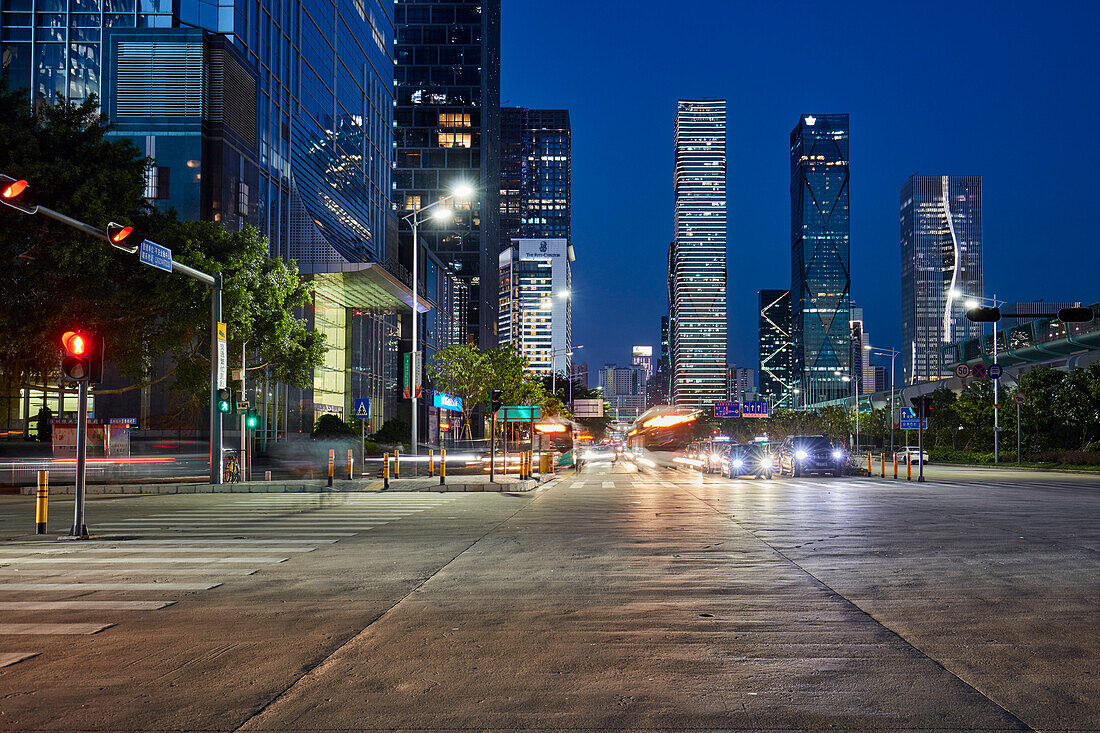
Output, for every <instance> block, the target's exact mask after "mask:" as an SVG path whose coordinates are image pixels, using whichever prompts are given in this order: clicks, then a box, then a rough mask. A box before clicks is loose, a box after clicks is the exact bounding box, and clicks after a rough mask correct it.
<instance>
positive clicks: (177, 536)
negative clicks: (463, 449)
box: [0, 493, 465, 667]
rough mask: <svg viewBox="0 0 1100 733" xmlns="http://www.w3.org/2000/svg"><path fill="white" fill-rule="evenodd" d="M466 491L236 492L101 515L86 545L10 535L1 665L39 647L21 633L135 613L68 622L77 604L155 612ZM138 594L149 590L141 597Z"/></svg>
mask: <svg viewBox="0 0 1100 733" xmlns="http://www.w3.org/2000/svg"><path fill="white" fill-rule="evenodd" d="M463 498H465V495H464V494H459V493H455V494H439V495H434V494H433V495H423V494H417V495H414V494H405V495H402V494H384V495H380V494H325V495H319V494H306V493H302V494H278V495H270V494H269V495H262V494H247V495H244V494H242V495H240V496H233V497H232V498H229V497H226V498H225V500H224V504H223V505H222V508H220V509H219V510H214V509H207V508H188V507H181V508H180V509H179V510H177V511H171V510H164V509H163V508H162V509H161V510H160V511H158V512H157V513H156V514H154V515H151V516H146V517H130V518H124V519H117V520H111V521H102V522H99V521H93V522H90V524H92V528H93V531H94V532H95V533H96V534H97V537H96V539H93V540H90V541H88V542H82V543H79V544H65V545H59V544H54V543H49V544H47V543H45V542H41V541H23V542H10V543H4V545H3V547H0V597H2V598H3V600H2V601H0V611H4V612H6V614H5V619H4V621H3V623H0V667H6V666H9V665H12V664H16V663H18V662H21V661H23V660H27V659H31V658H34V657H36V656H39V654H40V652H38V651H36V650H34V649H33V648H31V649H27V647H28V646H31V645H30V644H26V643H19V644H15V643H14V640H16V639H20V638H34V637H36V636H41V635H54V634H57V635H62V634H63V635H73V634H94V633H97V632H100V631H103V630H104V629H109V628H110V627H112V626H114V625H116V624H117V623H118V622H119V621H120V620H125V619H126V618H132V616H129V615H123V616H119V617H118V618H113V617H109V618H106V619H103V620H98V621H88V622H80V623H74V622H67V621H66V620H65V619H66V614H71V613H72V612H74V611H84V612H88V613H95V612H102V613H106V614H125V613H129V614H133V613H143V612H145V613H148V612H155V611H157V610H159V609H162V608H165V607H166V606H170V605H172V604H174V603H177V602H178V601H179V600H180V594H184V593H194V592H201V591H209V590H212V589H214V588H217V587H219V586H221V585H222V581H223V579H225V578H228V577H235V578H241V579H244V578H247V576H250V575H253V574H255V573H258V572H261V571H262V570H263V569H264V568H271V567H274V566H275V565H277V564H279V563H284V562H287V561H288V560H291V559H294V558H298V557H304V556H305V555H306V554H307V553H311V552H314V551H316V550H317V549H318V548H323V547H324V546H327V545H333V544H335V543H337V542H339V541H340V540H343V539H347V538H349V537H354V536H356V535H358V534H361V533H365V532H369V531H371V530H374V529H377V528H379V527H382V526H384V525H387V524H390V523H393V522H399V521H401V520H402V519H406V518H408V517H410V516H412V515H415V514H417V513H419V512H423V511H425V510H428V509H434V508H437V507H441V506H445V505H449V504H451V503H452V502H454V501H458V500H461V499H463ZM448 519H454V517H449V518H448ZM242 566H243V567H242ZM138 593H140V594H148V595H147V596H146V597H145V598H141V597H140V596H139V597H137V598H135V597H134V595H135V594H138ZM114 594H123V595H122V597H114ZM150 595H151V596H152V597H148V596H150ZM74 596H79V597H74ZM24 613H25V614H29V615H26V616H21V615H20V614H24ZM54 614H56V615H54Z"/></svg>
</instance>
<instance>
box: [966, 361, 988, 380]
mask: <svg viewBox="0 0 1100 733" xmlns="http://www.w3.org/2000/svg"><path fill="white" fill-rule="evenodd" d="M970 376H972V377H974V379H985V378H986V377H987V376H989V369H988V368H987V367H986V365H985V364H975V365H974V366H972V367H971V368H970Z"/></svg>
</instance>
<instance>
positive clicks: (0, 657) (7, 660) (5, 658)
mask: <svg viewBox="0 0 1100 733" xmlns="http://www.w3.org/2000/svg"><path fill="white" fill-rule="evenodd" d="M37 656H38V652H0V667H10V666H11V665H13V664H15V663H16V662H22V661H23V660H24V659H30V658H31V657H37Z"/></svg>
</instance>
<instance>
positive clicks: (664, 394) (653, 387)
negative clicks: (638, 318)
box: [646, 316, 672, 407]
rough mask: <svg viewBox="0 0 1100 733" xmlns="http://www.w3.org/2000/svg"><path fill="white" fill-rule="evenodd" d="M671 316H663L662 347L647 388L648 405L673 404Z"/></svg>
mask: <svg viewBox="0 0 1100 733" xmlns="http://www.w3.org/2000/svg"><path fill="white" fill-rule="evenodd" d="M670 331H671V326H670V325H669V317H668V316H661V348H660V352H659V354H658V356H657V362H656V365H655V366H654V368H653V377H652V378H650V380H649V385H648V387H647V388H646V407H653V406H654V405H668V404H671V402H672V401H671V398H670V397H669V394H670V391H671V383H672V382H671V376H672V346H671V343H670V338H671V335H670Z"/></svg>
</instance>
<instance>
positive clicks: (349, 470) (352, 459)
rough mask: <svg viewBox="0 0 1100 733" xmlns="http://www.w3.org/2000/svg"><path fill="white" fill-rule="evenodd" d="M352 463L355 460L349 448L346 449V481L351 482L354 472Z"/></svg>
mask: <svg viewBox="0 0 1100 733" xmlns="http://www.w3.org/2000/svg"><path fill="white" fill-rule="evenodd" d="M354 461H355V459H354V458H353V457H352V455H351V448H348V481H351V480H352V478H353V477H354V476H355V473H354V470H353V462H354Z"/></svg>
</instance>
